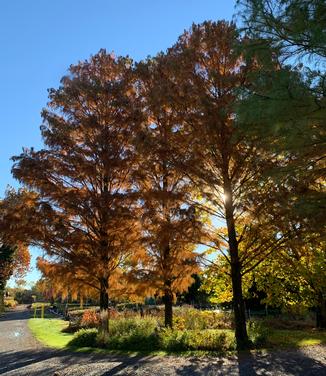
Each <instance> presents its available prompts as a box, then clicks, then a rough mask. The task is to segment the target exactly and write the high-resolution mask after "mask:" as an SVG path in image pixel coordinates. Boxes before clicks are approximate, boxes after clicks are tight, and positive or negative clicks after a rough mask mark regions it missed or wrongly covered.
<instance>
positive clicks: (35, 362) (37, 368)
mask: <svg viewBox="0 0 326 376" xmlns="http://www.w3.org/2000/svg"><path fill="white" fill-rule="evenodd" d="M316 351H320V354H319V355H318V356H316V359H313V358H312V357H310V356H309V355H307V353H306V352H305V351H304V350H303V351H300V350H284V351H281V350H277V351H273V352H250V351H249V352H239V353H238V354H237V355H230V356H222V355H221V356H216V357H187V358H183V357H175V356H166V357H156V356H139V355H137V356H127V355H113V354H92V353H72V352H69V351H61V350H60V351H59V350H51V349H39V350H37V349H35V350H26V351H10V352H2V353H0V374H1V375H2V374H5V375H8V376H14V375H15V376H16V375H17V376H23V375H26V374H27V375H30V376H53V375H58V376H61V375H65V376H70V375H71V376H75V375H79V376H80V375H88V374H92V375H96V376H114V375H118V374H119V375H124V374H126V375H155V376H165V375H178V376H201V375H206V376H218V375H226V376H233V375H240V376H251V375H270V376H273V375H275V374H282V375H288V376H300V375H304V376H313V375H314V376H319V375H324V374H326V364H325V362H323V360H322V359H323V355H322V354H324V352H325V349H323V348H322V347H321V346H319V347H316ZM310 353H311V354H314V353H313V351H311V350H310ZM313 356H315V355H313ZM318 359H319V360H318Z"/></svg>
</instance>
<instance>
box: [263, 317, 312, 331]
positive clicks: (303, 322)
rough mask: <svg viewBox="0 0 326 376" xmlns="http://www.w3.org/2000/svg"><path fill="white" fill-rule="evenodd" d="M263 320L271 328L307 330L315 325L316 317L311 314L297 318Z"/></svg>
mask: <svg viewBox="0 0 326 376" xmlns="http://www.w3.org/2000/svg"><path fill="white" fill-rule="evenodd" d="M263 322H264V324H265V325H266V326H267V327H269V328H271V329H287V330H306V329H312V328H314V327H315V318H312V317H309V316H307V317H306V318H301V319H297V320H294V319H290V318H287V317H278V318H274V317H273V318H265V319H263Z"/></svg>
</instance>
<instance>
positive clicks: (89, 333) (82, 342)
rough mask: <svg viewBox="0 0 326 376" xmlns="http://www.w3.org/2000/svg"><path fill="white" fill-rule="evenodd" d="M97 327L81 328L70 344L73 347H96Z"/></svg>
mask: <svg viewBox="0 0 326 376" xmlns="http://www.w3.org/2000/svg"><path fill="white" fill-rule="evenodd" d="M97 334H98V332H97V329H80V330H78V332H76V333H75V335H74V337H73V339H72V340H71V341H70V342H69V344H68V346H71V347H96V345H97Z"/></svg>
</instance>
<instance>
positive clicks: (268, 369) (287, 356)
mask: <svg viewBox="0 0 326 376" xmlns="http://www.w3.org/2000/svg"><path fill="white" fill-rule="evenodd" d="M237 359H238V369H239V376H255V375H275V374H282V375H288V376H300V375H304V376H312V375H315V376H317V375H323V374H326V364H325V363H323V362H321V361H320V360H317V359H313V358H311V357H309V356H308V355H307V354H305V352H304V351H301V350H295V349H293V350H289V349H284V350H283V351H282V350H276V351H270V352H266V351H264V352H263V351H256V352H251V351H242V352H239V353H238V356H237Z"/></svg>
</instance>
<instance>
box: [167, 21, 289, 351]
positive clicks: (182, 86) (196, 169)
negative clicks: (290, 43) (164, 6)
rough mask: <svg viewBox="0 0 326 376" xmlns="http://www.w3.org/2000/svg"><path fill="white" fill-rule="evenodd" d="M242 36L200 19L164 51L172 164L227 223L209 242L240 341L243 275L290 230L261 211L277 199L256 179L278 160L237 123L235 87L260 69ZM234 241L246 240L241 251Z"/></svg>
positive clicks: (243, 333)
mask: <svg viewBox="0 0 326 376" xmlns="http://www.w3.org/2000/svg"><path fill="white" fill-rule="evenodd" d="M243 43H246V41H245V40H241V39H240V37H239V36H238V33H237V30H236V28H235V25H233V24H230V23H227V22H224V21H220V22H217V23H214V22H204V23H203V24H200V25H193V27H192V29H191V30H190V31H187V32H185V33H184V34H183V35H182V36H181V37H180V38H179V40H178V42H177V43H176V44H175V45H174V46H173V47H172V48H171V49H170V50H169V51H168V56H169V59H170V60H171V66H173V70H172V72H173V73H172V77H171V78H170V80H171V81H172V83H173V87H174V95H173V96H172V98H171V101H172V102H173V103H174V106H175V107H176V108H175V111H176V112H177V113H178V114H179V116H178V119H179V123H177V124H179V127H180V128H182V133H183V135H184V138H185V141H184V142H183V143H180V144H179V159H178V161H177V164H178V165H179V167H180V169H181V171H184V172H186V173H187V174H188V176H189V177H190V178H191V179H192V181H193V182H194V184H195V185H196V186H197V187H198V189H199V190H200V192H201V200H200V201H199V202H198V205H200V206H202V207H204V208H205V210H206V211H207V212H208V213H210V214H211V215H212V216H213V217H215V218H217V221H215V223H217V224H218V225H219V224H220V223H221V222H220V221H222V222H223V223H225V227H226V228H227V233H226V234H224V233H221V232H219V231H218V229H217V228H215V230H214V232H212V234H211V236H210V237H208V239H209V243H210V244H208V245H210V246H212V247H215V248H216V249H218V250H219V251H221V252H222V253H223V255H224V257H225V259H226V260H227V262H228V263H229V264H230V269H231V280H232V290H233V306H234V315H235V335H236V339H237V344H238V347H239V348H241V347H246V346H248V343H249V341H248V335H247V330H246V318H245V306H244V301H243V294H242V277H243V275H244V274H246V273H248V272H249V271H250V270H252V269H253V268H254V267H256V266H257V265H259V263H261V262H262V261H263V260H264V259H265V258H266V257H267V256H268V255H269V254H270V253H271V252H272V251H274V250H275V249H277V247H278V246H280V245H282V244H283V242H285V241H286V239H287V237H288V233H280V232H279V231H278V229H277V228H276V227H275V222H274V223H273V221H274V219H273V218H272V217H271V216H269V215H266V207H267V206H268V205H273V204H275V203H274V202H271V201H270V200H269V198H270V197H272V195H271V192H272V191H273V189H274V186H273V184H271V183H270V182H268V181H266V180H265V181H263V180H262V179H261V177H262V176H263V174H264V172H265V171H266V170H267V169H271V168H272V167H275V166H276V165H277V163H278V160H277V156H273V155H272V154H271V153H270V154H268V152H266V151H263V150H261V149H260V147H259V145H260V143H259V140H257V139H255V137H252V136H251V134H250V132H246V131H242V130H240V128H239V127H238V126H237V115H236V111H235V104H236V103H237V101H238V100H241V98H240V97H239V88H240V87H242V88H244V87H246V86H247V85H250V77H251V73H252V72H253V71H255V70H259V64H258V60H257V59H256V58H255V57H254V56H251V57H248V58H244V57H243V56H242V54H241V49H240V46H241V44H243ZM275 65H276V64H275ZM191 154H192V155H191ZM258 192H259V195H258ZM276 204H277V203H276ZM266 205H267V206H266ZM213 224H214V222H213ZM243 224H244V225H243ZM263 226H265V227H266V226H268V228H269V229H270V231H269V238H268V239H262V238H261V237H260V233H261V231H260V230H261V229H262V228H264V227H263ZM240 227H241V231H239V230H238V229H239V228H240ZM263 240H266V241H263ZM240 243H243V244H246V249H245V251H243V252H241V254H240V252H239V245H240Z"/></svg>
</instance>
